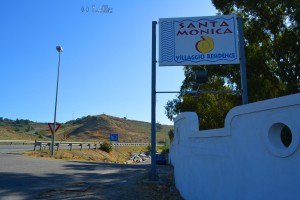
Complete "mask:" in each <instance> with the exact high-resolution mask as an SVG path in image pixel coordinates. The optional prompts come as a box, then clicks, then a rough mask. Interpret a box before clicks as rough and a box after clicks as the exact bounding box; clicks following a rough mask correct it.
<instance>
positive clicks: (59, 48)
mask: <svg viewBox="0 0 300 200" xmlns="http://www.w3.org/2000/svg"><path fill="white" fill-rule="evenodd" d="M56 50H57V52H58V70H57V81H56V96H55V108H54V123H53V124H54V127H53V133H52V143H51V156H52V157H53V156H54V137H55V130H56V108H57V94H58V81H59V68H60V53H61V52H62V51H63V49H62V47H61V46H56Z"/></svg>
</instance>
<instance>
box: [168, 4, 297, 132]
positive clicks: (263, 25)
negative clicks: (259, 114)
mask: <svg viewBox="0 0 300 200" xmlns="http://www.w3.org/2000/svg"><path fill="white" fill-rule="evenodd" d="M212 2H213V4H214V5H215V7H216V8H217V10H218V12H219V14H224V15H226V14H232V13H235V14H236V15H238V16H241V17H242V19H243V22H244V36H245V50H246V64H247V82H248V96H249V102H255V101H259V100H264V99H269V98H274V97H279V96H283V95H288V94H293V93H297V92H299V87H300V56H299V55H298V54H299V52H300V47H299V44H300V38H299V31H300V30H299V26H298V24H299V21H300V1H299V0H291V1H285V0H269V1H263V0H253V1H243V0H212ZM199 68H203V69H207V70H208V73H209V82H208V83H207V84H204V85H202V86H197V85H195V83H194V82H193V79H192V73H193V71H194V70H195V69H199ZM184 72H185V80H184V81H183V84H182V86H181V89H180V90H181V94H180V95H178V97H177V98H176V99H173V100H170V101H168V102H167V105H166V106H165V111H166V115H167V117H168V118H169V119H171V120H172V119H173V118H174V116H175V115H177V114H179V113H180V112H184V111H194V112H197V113H198V115H199V120H200V128H202V129H208V128H217V127H222V126H223V124H224V118H225V116H226V114H227V112H228V110H230V109H231V108H232V107H234V106H236V105H239V104H241V95H240V91H241V83H240V71H239V66H238V65H226V66H224V65H214V66H213V65H212V66H187V67H185V68H184ZM198 87H199V89H202V90H203V89H205V90H222V91H224V90H225V91H229V92H228V93H225V92H224V93H210V92H206V93H201V94H200V95H199V96H196V97H191V96H189V95H185V92H186V91H188V90H196V89H198ZM230 91H231V93H230Z"/></svg>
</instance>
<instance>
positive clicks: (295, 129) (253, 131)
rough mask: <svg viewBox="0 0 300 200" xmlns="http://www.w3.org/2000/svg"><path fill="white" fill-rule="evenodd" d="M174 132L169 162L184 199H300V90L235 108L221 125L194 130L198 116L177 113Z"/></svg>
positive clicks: (196, 127)
mask: <svg viewBox="0 0 300 200" xmlns="http://www.w3.org/2000/svg"><path fill="white" fill-rule="evenodd" d="M284 125H287V126H288V127H289V128H290V130H291V132H292V142H291V144H290V145H289V146H288V147H285V146H284V145H283V143H282V141H281V139H280V133H281V130H282V127H283V126H284ZM200 127H201V125H200ZM174 133H175V135H174V141H173V142H172V144H171V147H170V162H171V163H172V165H173V166H174V173H175V181H176V186H177V188H178V190H179V191H180V193H181V195H182V196H183V197H184V199H187V200H189V199H192V200H194V199H200V200H214V199H218V200H219V199H222V200H223V199H230V200H241V199H243V200H247V199H248V200H266V199H272V200H276V199H295V200H296V199H297V200H298V199H300V149H299V142H300V94H295V95H290V96H285V97H281V98H276V99H270V100H266V101H261V102H256V103H252V104H248V105H243V106H238V107H235V108H233V109H232V110H230V112H229V113H228V114H227V117H226V119H225V127H224V128H221V129H214V130H205V131H199V126H198V116H197V115H196V114H195V113H192V112H186V113H182V114H180V115H179V116H178V117H177V118H176V119H175V127H174Z"/></svg>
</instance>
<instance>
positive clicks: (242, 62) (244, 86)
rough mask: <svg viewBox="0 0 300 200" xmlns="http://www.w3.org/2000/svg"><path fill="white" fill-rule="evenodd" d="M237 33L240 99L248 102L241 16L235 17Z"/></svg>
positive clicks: (244, 102) (245, 102)
mask: <svg viewBox="0 0 300 200" xmlns="http://www.w3.org/2000/svg"><path fill="white" fill-rule="evenodd" d="M237 24H238V34H239V50H240V70H241V72H240V73H241V87H242V101H243V104H247V103H248V86H247V75H246V56H245V47H244V45H245V44H244V30H243V21H242V18H241V17H237Z"/></svg>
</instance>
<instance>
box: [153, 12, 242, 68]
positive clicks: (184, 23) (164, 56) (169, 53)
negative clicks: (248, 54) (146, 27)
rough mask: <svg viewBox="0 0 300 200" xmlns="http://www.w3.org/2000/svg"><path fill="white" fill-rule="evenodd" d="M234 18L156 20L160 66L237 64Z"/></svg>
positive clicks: (230, 16) (222, 16)
mask: <svg viewBox="0 0 300 200" xmlns="http://www.w3.org/2000/svg"><path fill="white" fill-rule="evenodd" d="M238 63H239V49H238V36H237V23H236V16H235V15H221V16H212V17H187V18H163V19H159V65H160V66H174V65H181V66H182V65H215V64H238Z"/></svg>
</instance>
